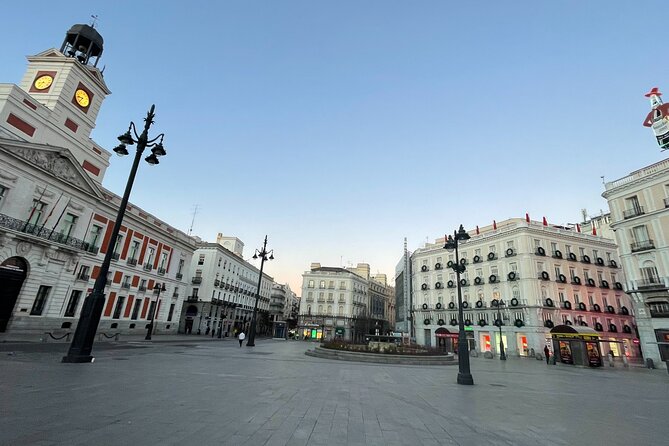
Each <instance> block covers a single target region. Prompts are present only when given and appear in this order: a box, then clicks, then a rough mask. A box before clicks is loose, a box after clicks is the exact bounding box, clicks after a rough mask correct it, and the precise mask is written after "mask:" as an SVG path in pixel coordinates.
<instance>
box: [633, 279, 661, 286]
mask: <svg viewBox="0 0 669 446" xmlns="http://www.w3.org/2000/svg"><path fill="white" fill-rule="evenodd" d="M636 286H637V288H664V287H665V286H664V282H663V281H662V280H661V279H660V278H659V277H654V278H651V279H639V280H637V281H636Z"/></svg>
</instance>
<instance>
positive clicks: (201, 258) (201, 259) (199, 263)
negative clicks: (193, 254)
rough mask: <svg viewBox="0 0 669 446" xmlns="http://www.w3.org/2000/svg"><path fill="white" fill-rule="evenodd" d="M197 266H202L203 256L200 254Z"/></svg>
mask: <svg viewBox="0 0 669 446" xmlns="http://www.w3.org/2000/svg"><path fill="white" fill-rule="evenodd" d="M197 264H198V265H204V254H200V258H199V259H198V261H197Z"/></svg>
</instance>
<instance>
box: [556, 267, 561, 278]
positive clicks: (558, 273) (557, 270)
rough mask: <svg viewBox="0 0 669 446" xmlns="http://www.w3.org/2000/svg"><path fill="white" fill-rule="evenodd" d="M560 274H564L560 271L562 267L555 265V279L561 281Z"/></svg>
mask: <svg viewBox="0 0 669 446" xmlns="http://www.w3.org/2000/svg"><path fill="white" fill-rule="evenodd" d="M560 274H562V271H560V265H555V278H556V279H559V278H560Z"/></svg>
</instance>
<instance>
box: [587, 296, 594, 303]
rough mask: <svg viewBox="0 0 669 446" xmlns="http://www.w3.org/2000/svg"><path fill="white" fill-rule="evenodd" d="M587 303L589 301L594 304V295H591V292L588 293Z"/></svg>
mask: <svg viewBox="0 0 669 446" xmlns="http://www.w3.org/2000/svg"><path fill="white" fill-rule="evenodd" d="M588 303H589V304H590V305H594V304H595V298H594V296H593V295H592V294H588Z"/></svg>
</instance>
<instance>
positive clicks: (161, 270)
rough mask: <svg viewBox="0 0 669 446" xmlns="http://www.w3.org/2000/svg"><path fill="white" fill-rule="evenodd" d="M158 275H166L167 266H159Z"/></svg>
mask: <svg viewBox="0 0 669 446" xmlns="http://www.w3.org/2000/svg"><path fill="white" fill-rule="evenodd" d="M158 275H159V276H164V275H165V268H158Z"/></svg>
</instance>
